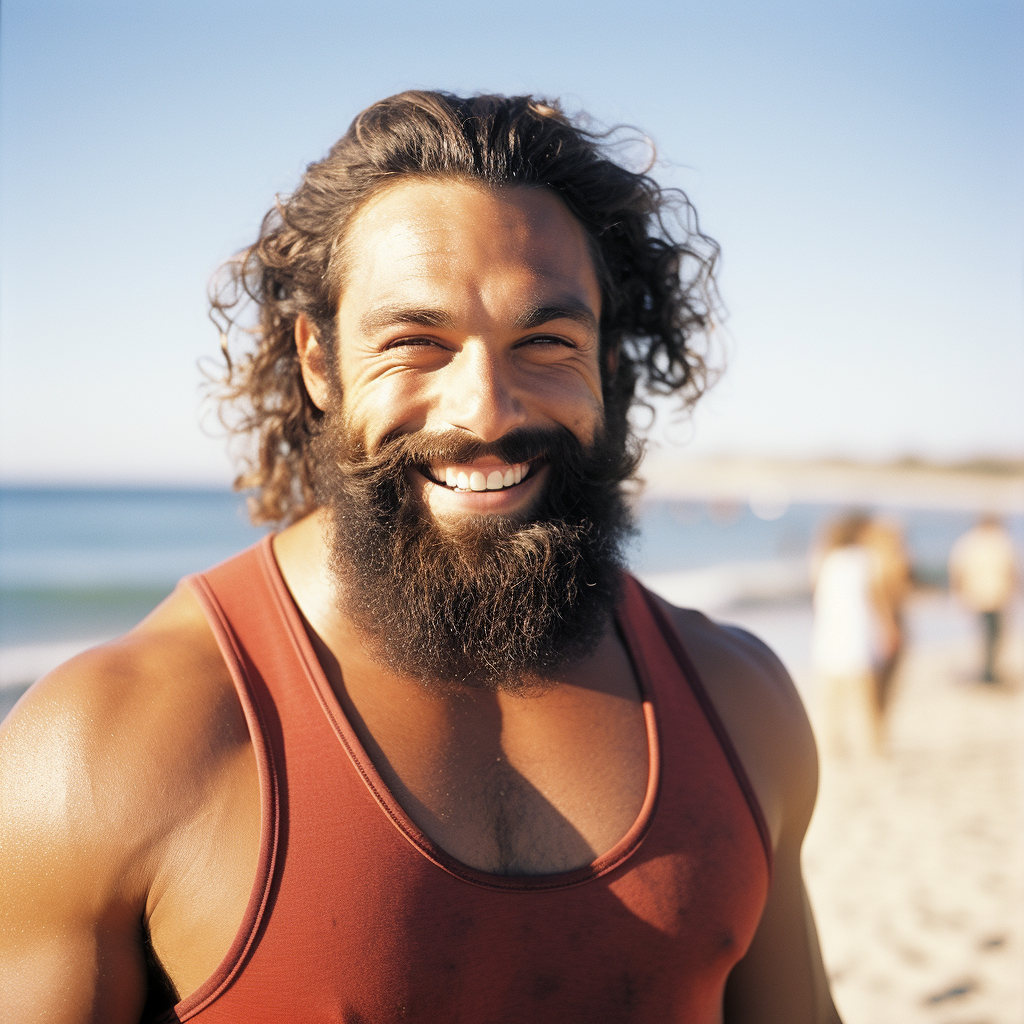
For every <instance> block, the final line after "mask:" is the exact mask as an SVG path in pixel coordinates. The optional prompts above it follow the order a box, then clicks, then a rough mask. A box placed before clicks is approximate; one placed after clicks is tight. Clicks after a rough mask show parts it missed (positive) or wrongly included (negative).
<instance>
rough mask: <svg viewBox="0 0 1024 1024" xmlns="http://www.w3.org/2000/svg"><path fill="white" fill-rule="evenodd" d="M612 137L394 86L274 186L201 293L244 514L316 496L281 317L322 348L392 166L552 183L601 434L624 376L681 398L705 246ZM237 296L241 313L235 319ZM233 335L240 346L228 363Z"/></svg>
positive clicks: (620, 409) (492, 180)
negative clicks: (594, 354) (587, 288)
mask: <svg viewBox="0 0 1024 1024" xmlns="http://www.w3.org/2000/svg"><path fill="white" fill-rule="evenodd" d="M614 137H615V132H614V131H613V132H604V133H600V132H595V131H591V130H589V129H588V128H587V127H586V122H585V120H584V119H583V118H577V119H575V120H572V119H570V118H569V117H567V116H566V115H565V114H564V113H563V112H562V110H561V108H560V107H559V105H558V103H557V102H554V101H549V100H540V99H535V98H533V97H530V96H512V97H505V96H474V97H471V98H462V97H458V96H453V95H450V94H447V93H439V92H404V93H401V94H399V95H397V96H392V97H390V98H389V99H386V100H382V101H381V102H379V103H375V104H374V105H373V106H371V107H369V108H368V109H366V110H364V111H363V112H362V113H361V114H360V115H359V116H358V117H357V118H356V119H355V121H353V122H352V125H351V126H350V127H349V129H348V131H347V132H346V133H345V135H344V136H343V137H342V138H341V139H340V140H339V141H338V142H337V143H336V144H335V145H334V146H333V147H332V148H331V151H330V153H328V155H327V157H326V158H325V159H323V160H321V161H319V162H318V163H313V164H310V166H309V167H308V168H307V169H306V173H305V174H304V175H303V178H302V182H301V184H300V185H299V187H298V189H297V190H296V191H295V192H294V193H292V194H291V195H290V196H287V197H284V198H280V197H279V199H278V201H277V202H276V203H275V205H274V207H273V209H271V210H270V212H269V213H267V215H266V216H265V217H264V218H263V224H262V227H261V229H260V234H259V237H258V238H257V240H256V241H255V242H254V243H253V244H252V245H251V246H249V247H248V248H247V249H244V250H243V251H242V252H240V253H239V254H238V255H237V256H235V257H234V258H233V259H232V260H230V261H228V262H227V263H226V264H225V265H224V267H222V268H221V273H220V274H218V275H217V276H216V277H215V278H214V281H213V283H212V285H211V295H210V302H211V307H212V309H211V316H212V317H213V319H214V322H215V323H217V324H218V326H219V327H220V328H221V341H222V348H223V351H224V357H225V360H226V362H227V369H226V372H225V374H224V376H223V378H222V379H221V384H222V387H221V388H220V395H219V398H220V403H221V405H220V409H221V418H222V420H223V421H224V423H225V424H226V425H227V426H228V428H229V429H230V430H231V431H232V432H233V433H234V434H235V435H237V436H240V437H243V438H247V439H249V440H250V443H252V442H254V448H253V449H250V450H249V451H248V452H247V453H246V456H245V458H246V464H245V468H244V470H243V471H242V472H241V473H240V474H239V476H238V478H237V479H236V481H235V486H236V487H238V488H240V489H252V490H253V491H254V497H253V498H252V499H250V511H251V514H252V517H253V519H254V520H255V521H257V522H281V521H285V522H287V521H292V520H294V519H297V518H298V517H300V516H302V515H304V514H305V513H306V512H308V511H311V510H312V509H313V508H314V507H315V506H316V500H315V497H314V491H313V480H312V467H311V462H310V458H309V445H310V439H311V438H312V436H313V435H314V434H315V432H316V430H317V425H318V423H319V421H320V418H321V416H322V414H321V412H320V410H319V409H317V408H316V406H315V405H314V404H313V402H312V401H311V399H310V397H309V395H308V394H307V393H306V389H305V386H304V384H303V381H302V376H301V373H300V369H299V361H298V355H297V353H296V350H295V340H294V327H295V320H296V318H297V317H298V316H299V314H300V313H301V314H305V316H306V317H307V318H308V319H309V321H310V322H311V324H312V325H313V327H314V329H315V331H316V334H317V336H318V338H319V339H320V341H321V343H322V344H324V345H325V346H326V347H327V351H328V358H329V359H333V357H334V348H333V345H334V337H335V331H334V316H335V314H336V311H337V307H338V302H339V297H340V294H341V290H342V288H343V287H344V269H345V268H344V255H345V252H344V244H343V243H344V240H345V234H346V228H347V226H348V224H349V223H350V221H351V219H352V217H353V216H354V215H355V213H356V212H357V211H358V210H359V209H360V207H361V206H362V205H363V204H364V203H365V202H366V201H367V200H368V199H369V198H370V197H371V196H372V195H373V194H374V193H375V192H377V191H378V190H380V189H381V188H383V187H385V186H386V185H387V184H389V183H391V182H393V181H395V180H396V179H397V178H399V177H402V176H419V177H427V178H443V177H452V178H457V179H464V180H466V179H468V180H474V181H483V182H486V183H488V184H491V185H494V186H502V185H520V186H526V187H543V188H550V189H552V190H554V191H555V192H557V193H558V195H560V196H561V197H562V199H563V200H564V202H565V203H566V205H567V206H568V207H569V209H570V210H571V211H572V212H573V213H574V214H575V216H576V217H577V218H578V219H579V221H580V223H581V224H582V225H583V227H584V228H585V229H586V232H587V236H588V239H589V241H590V246H591V253H592V255H593V257H594V263H595V266H596V269H597V273H598V279H599V281H600V284H601V291H602V296H601V298H602V315H601V344H602V350H603V352H608V351H612V350H615V351H618V352H619V358H618V360H617V361H616V363H615V365H616V369H615V370H614V372H606V373H605V380H604V392H605V395H604V397H605V403H606V412H607V422H606V431H607V432H608V434H609V435H610V436H612V437H621V439H622V441H623V443H625V439H626V435H627V433H628V427H627V413H628V410H629V406H630V404H631V403H632V401H633V400H634V395H635V392H636V387H637V384H638V382H639V383H641V384H642V385H643V387H644V388H646V390H647V392H649V393H660V394H676V395H679V396H680V397H681V399H682V401H683V403H684V404H690V403H692V402H693V401H695V400H696V398H697V397H698V396H699V395H700V394H701V392H702V391H703V389H704V387H705V385H706V383H707V376H708V368H707V364H706V361H705V358H704V350H698V349H696V348H695V347H694V339H695V338H700V337H703V338H704V339H705V340H706V338H707V335H708V333H709V331H710V329H711V327H712V315H713V314H714V313H715V311H716V308H717V297H716V292H715V280H714V267H715V261H716V259H717V256H718V246H717V245H716V243H715V242H714V241H713V240H712V239H710V238H708V237H707V236H706V235H704V234H703V233H701V231H700V228H699V226H698V223H697V217H696V212H695V211H694V209H693V206H692V205H691V204H690V202H689V200H688V199H687V197H686V196H685V195H684V194H683V193H682V192H680V191H679V190H675V189H662V188H660V187H659V186H658V185H657V183H656V182H655V181H654V180H653V179H652V178H651V177H650V176H649V174H648V173H646V171H631V170H629V169H627V168H626V167H623V166H622V165H621V164H619V163H617V162H616V161H615V160H614V159H612V156H611V142H612V141H613V140H614ZM649 169H650V167H649V166H648V167H647V169H646V170H649ZM677 236H678V237H677ZM248 300H251V301H252V302H253V303H255V307H256V311H257V314H258V316H257V318H256V320H255V322H252V320H251V318H250V319H249V320H248V322H246V313H245V312H244V307H245V306H246V305H247V302H248ZM235 332H242V333H244V334H247V335H250V336H251V337H252V339H253V341H254V342H255V344H254V345H251V346H249V347H248V348H247V350H246V351H245V352H244V353H243V354H242V355H241V356H240V357H239V358H237V359H236V358H233V357H232V355H231V351H230V348H231V344H230V339H231V335H232V334H233V333H235ZM606 362H607V361H606V360H602V365H606Z"/></svg>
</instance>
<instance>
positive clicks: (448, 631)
mask: <svg viewBox="0 0 1024 1024" xmlns="http://www.w3.org/2000/svg"><path fill="white" fill-rule="evenodd" d="M485 455H491V456H495V457H497V458H499V459H501V460H502V461H503V462H506V463H513V462H527V461H529V460H531V459H534V458H537V457H543V458H544V459H545V460H546V461H547V463H548V478H547V480H546V481H545V483H544V490H543V494H542V495H541V496H540V497H539V499H538V501H537V502H536V504H535V505H534V506H532V507H531V508H530V510H529V512H528V513H527V514H526V515H525V516H519V517H516V516H502V515H480V516H471V517H466V518H465V519H464V520H462V521H460V522H459V523H458V524H457V525H447V524H446V525H441V524H439V523H438V522H437V521H436V520H435V519H434V517H433V515H432V514H431V512H430V511H429V509H428V508H426V507H425V504H424V503H423V502H421V501H420V500H419V499H418V498H417V497H416V496H415V494H414V493H413V492H412V488H411V486H410V484H409V481H408V478H407V470H408V469H409V468H410V467H416V468H418V469H420V470H421V471H422V470H425V469H426V468H427V466H429V465H430V464H432V463H434V464H437V463H442V464H444V463H448V464H451V463H463V464H464V463H467V462H472V461H473V460H474V459H477V458H480V457H482V456H485ZM313 456H314V462H315V475H316V495H317V500H318V502H319V503H320V505H321V506H322V507H323V508H325V509H326V510H327V511H328V531H327V533H328V536H327V543H328V549H329V562H330V568H331V571H332V574H333V576H334V578H335V581H336V583H337V584H338V589H339V593H340V599H341V601H342V602H343V605H344V610H345V612H346V613H347V614H348V615H349V616H351V618H352V620H353V621H354V622H355V624H356V625H357V627H358V628H359V629H360V631H361V632H362V633H363V634H364V635H365V636H366V637H367V638H368V639H369V640H370V646H371V648H372V650H373V652H374V655H375V657H378V658H380V659H381V660H382V661H383V662H384V663H385V664H387V665H388V666H389V667H390V668H391V669H392V670H394V671H396V672H398V673H401V674H404V675H408V676H412V677H414V678H416V679H419V680H421V681H422V682H423V683H425V684H426V685H429V686H433V687H438V688H442V689H444V688H448V689H450V688H451V687H453V686H455V687H457V686H466V685H469V686H475V687H482V688H487V689H490V690H499V689H500V690H504V691H506V692H520V693H521V692H527V691H530V690H534V689H537V688H538V687H540V686H542V685H543V682H544V680H545V678H546V677H550V675H551V674H552V673H554V672H556V671H557V670H558V669H559V668H560V667H562V666H564V665H565V664H567V663H569V662H571V661H573V660H575V659H578V658H580V657H582V656H584V655H586V654H588V653H590V652H591V651H592V650H593V649H594V648H595V647H596V645H597V643H598V641H599V640H600V639H601V637H602V636H603V634H604V632H605V630H606V628H607V624H608V619H609V615H610V613H611V612H612V610H613V608H614V606H615V604H616V601H617V600H618V596H619V588H620V581H621V576H622V570H623V558H622V545H623V541H624V540H625V538H626V537H627V536H628V534H629V533H630V532H631V531H632V529H633V524H632V517H631V514H630V511H629V508H628V505H627V502H626V499H625V496H624V494H623V492H622V486H621V485H622V482H623V481H624V480H625V479H626V478H627V477H629V476H630V475H631V474H632V472H633V471H634V470H635V468H636V465H637V462H638V461H639V452H638V450H637V446H636V445H635V444H630V443H629V442H628V441H627V439H626V438H625V437H620V438H619V439H618V440H617V441H612V440H608V439H607V438H605V437H603V436H602V437H599V438H598V440H597V441H596V442H595V443H594V444H593V445H591V446H589V447H587V448H585V447H584V446H583V445H581V444H580V442H579V441H578V440H577V439H576V437H575V436H574V435H573V434H572V433H571V432H570V431H568V430H566V429H564V428H555V429H546V430H536V429H535V430H517V431H513V432H511V433H509V434H508V435H506V436H505V437H503V438H501V439H500V440H499V441H496V442H494V443H491V444H485V443H483V442H475V441H472V440H469V439H467V438H466V436H465V435H464V434H462V433H461V432H456V431H450V432H447V433H444V434H441V435H437V434H435V435H426V434H402V435H397V436H389V437H387V438H385V440H384V441H383V442H382V444H381V445H380V446H379V448H378V449H377V451H375V452H373V453H372V454H369V453H367V452H366V451H365V449H364V447H363V445H362V444H361V443H360V442H359V441H357V440H356V439H355V437H354V436H353V434H352V433H351V432H350V431H349V430H348V429H347V427H346V424H345V423H344V421H343V419H342V416H341V414H340V413H328V415H327V417H326V421H325V423H324V427H323V429H322V431H321V433H320V434H319V435H318V436H317V437H316V438H315V439H314V444H313Z"/></svg>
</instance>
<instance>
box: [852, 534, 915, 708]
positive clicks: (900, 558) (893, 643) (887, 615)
mask: <svg viewBox="0 0 1024 1024" xmlns="http://www.w3.org/2000/svg"><path fill="white" fill-rule="evenodd" d="M860 541H861V543H862V544H863V545H864V547H865V548H866V549H867V551H868V553H869V555H870V558H871V597H872V601H873V603H874V608H875V614H876V616H877V619H878V631H879V636H878V644H879V650H878V663H877V665H876V668H875V678H876V681H877V690H878V706H879V711H880V713H881V714H882V716H883V717H884V715H885V712H886V709H887V708H888V706H889V703H890V700H891V698H892V688H893V680H894V678H895V676H896V669H897V667H898V666H899V662H900V658H901V656H902V654H903V650H904V647H905V646H906V630H905V627H904V622H903V607H904V605H905V604H906V600H907V597H908V596H909V594H910V585H911V579H910V560H909V558H908V557H907V549H906V545H905V543H904V539H903V530H902V528H901V526H900V524H899V523H898V522H895V521H894V520H892V519H881V518H879V519H871V520H869V521H868V523H867V524H866V525H865V526H864V528H863V530H862V531H861V536H860Z"/></svg>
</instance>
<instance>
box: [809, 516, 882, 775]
mask: <svg viewBox="0 0 1024 1024" xmlns="http://www.w3.org/2000/svg"><path fill="white" fill-rule="evenodd" d="M867 526H868V519H867V518H866V517H865V516H863V515H859V514H852V515H849V516H847V517H845V518H844V519H842V520H841V521H840V522H838V523H836V524H835V526H834V527H833V528H832V531H831V534H830V537H829V539H828V541H827V544H826V553H825V555H824V557H823V558H822V560H821V563H820V565H819V567H818V571H817V578H816V581H815V587H814V632H813V638H812V657H813V663H814V668H815V672H816V674H817V676H818V679H819V683H820V685H821V693H822V710H823V713H824V726H825V736H824V741H825V742H824V745H825V748H826V750H828V751H829V752H830V753H833V754H843V753H847V752H852V753H854V754H856V755H862V754H865V753H868V754H872V753H878V752H879V751H880V749H881V742H882V720H881V705H880V701H879V695H878V685H877V669H878V666H879V664H880V662H881V660H882V654H883V651H882V647H883V644H882V630H881V623H880V622H879V616H878V613H877V609H876V608H875V602H874V599H873V578H872V557H871V552H870V551H869V550H868V548H867V547H866V546H865V544H864V536H863V535H864V531H865V529H866V527H867Z"/></svg>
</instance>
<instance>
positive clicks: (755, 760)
mask: <svg viewBox="0 0 1024 1024" xmlns="http://www.w3.org/2000/svg"><path fill="white" fill-rule="evenodd" d="M671 613H672V615H673V619H674V621H675V623H676V626H677V628H678V630H679V632H680V635H681V636H682V638H683V641H684V643H685V644H686V647H687V649H688V650H689V652H690V655H691V657H692V658H693V660H694V662H695V664H696V666H697V669H698V671H699V672H700V674H701V678H702V679H703V681H704V684H705V686H706V687H707V689H708V692H709V694H710V696H711V698H712V700H713V702H714V704H715V707H716V708H717V710H718V713H719V715H720V716H721V718H722V721H723V723H724V724H725V726H726V729H727V730H728V732H729V735H730V737H731V738H732V741H733V743H734V745H735V746H736V750H737V753H738V754H739V756H740V759H741V760H742V762H743V765H744V768H745V769H746V771H747V774H748V776H749V777H750V781H751V784H752V786H753V787H754V790H755V792H756V794H757V796H758V800H759V802H760V803H761V807H762V810H763V811H764V814H765V817H766V820H767V822H768V827H769V832H770V833H771V837H772V844H773V847H774V854H775V865H774V868H775V869H774V875H773V878H772V884H771V889H770V891H769V894H768V902H767V904H766V906H765V909H764V912H763V914H762V916H761V922H760V924H759V926H758V930H757V932H756V934H755V936H754V940H753V942H752V943H751V946H750V949H749V950H748V951H747V954H746V956H744V958H743V959H742V960H741V961H740V962H739V963H738V964H737V965H736V967H735V968H734V969H733V972H732V974H731V975H730V977H729V982H728V985H727V987H726V995H725V1017H724V1020H725V1024H838V1022H839V1015H838V1014H837V1012H836V1009H835V1007H834V1005H833V1003H832V997H831V994H830V992H829V986H828V980H827V978H826V976H825V970H824V967H823V965H822V961H821V952H820V949H819V946H818V937H817V932H816V930H815V927H814V919H813V916H812V914H811V909H810V905H809V903H808V900H807V894H806V891H805V888H804V882H803V874H802V870H801V865H800V849H801V845H802V843H803V838H804V833H805V832H806V830H807V825H808V823H809V821H810V818H811V812H812V811H813V809H814V801H815V796H816V792H817V778H818V762H817V753H816V750H815V746H814V738H813V736H812V735H811V730H810V725H809V724H808V721H807V716H806V714H805V713H804V710H803V705H802V703H801V701H800V698H799V696H798V695H797V693H796V690H795V688H794V687H793V684H792V681H791V680H790V678H789V675H788V673H787V672H786V670H785V668H783V666H782V664H781V663H780V662H779V660H778V659H777V658H776V657H775V655H774V654H772V652H771V651H770V650H769V649H768V648H767V647H765V645H764V644H762V643H761V642H760V641H759V640H757V639H756V638H754V637H752V636H751V635H750V634H748V633H746V632H744V631H743V630H740V629H736V628H734V627H721V626H718V625H716V624H714V623H712V622H710V621H709V620H708V619H707V618H705V617H704V616H703V615H700V614H699V613H696V612H684V611H680V610H678V609H671Z"/></svg>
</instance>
